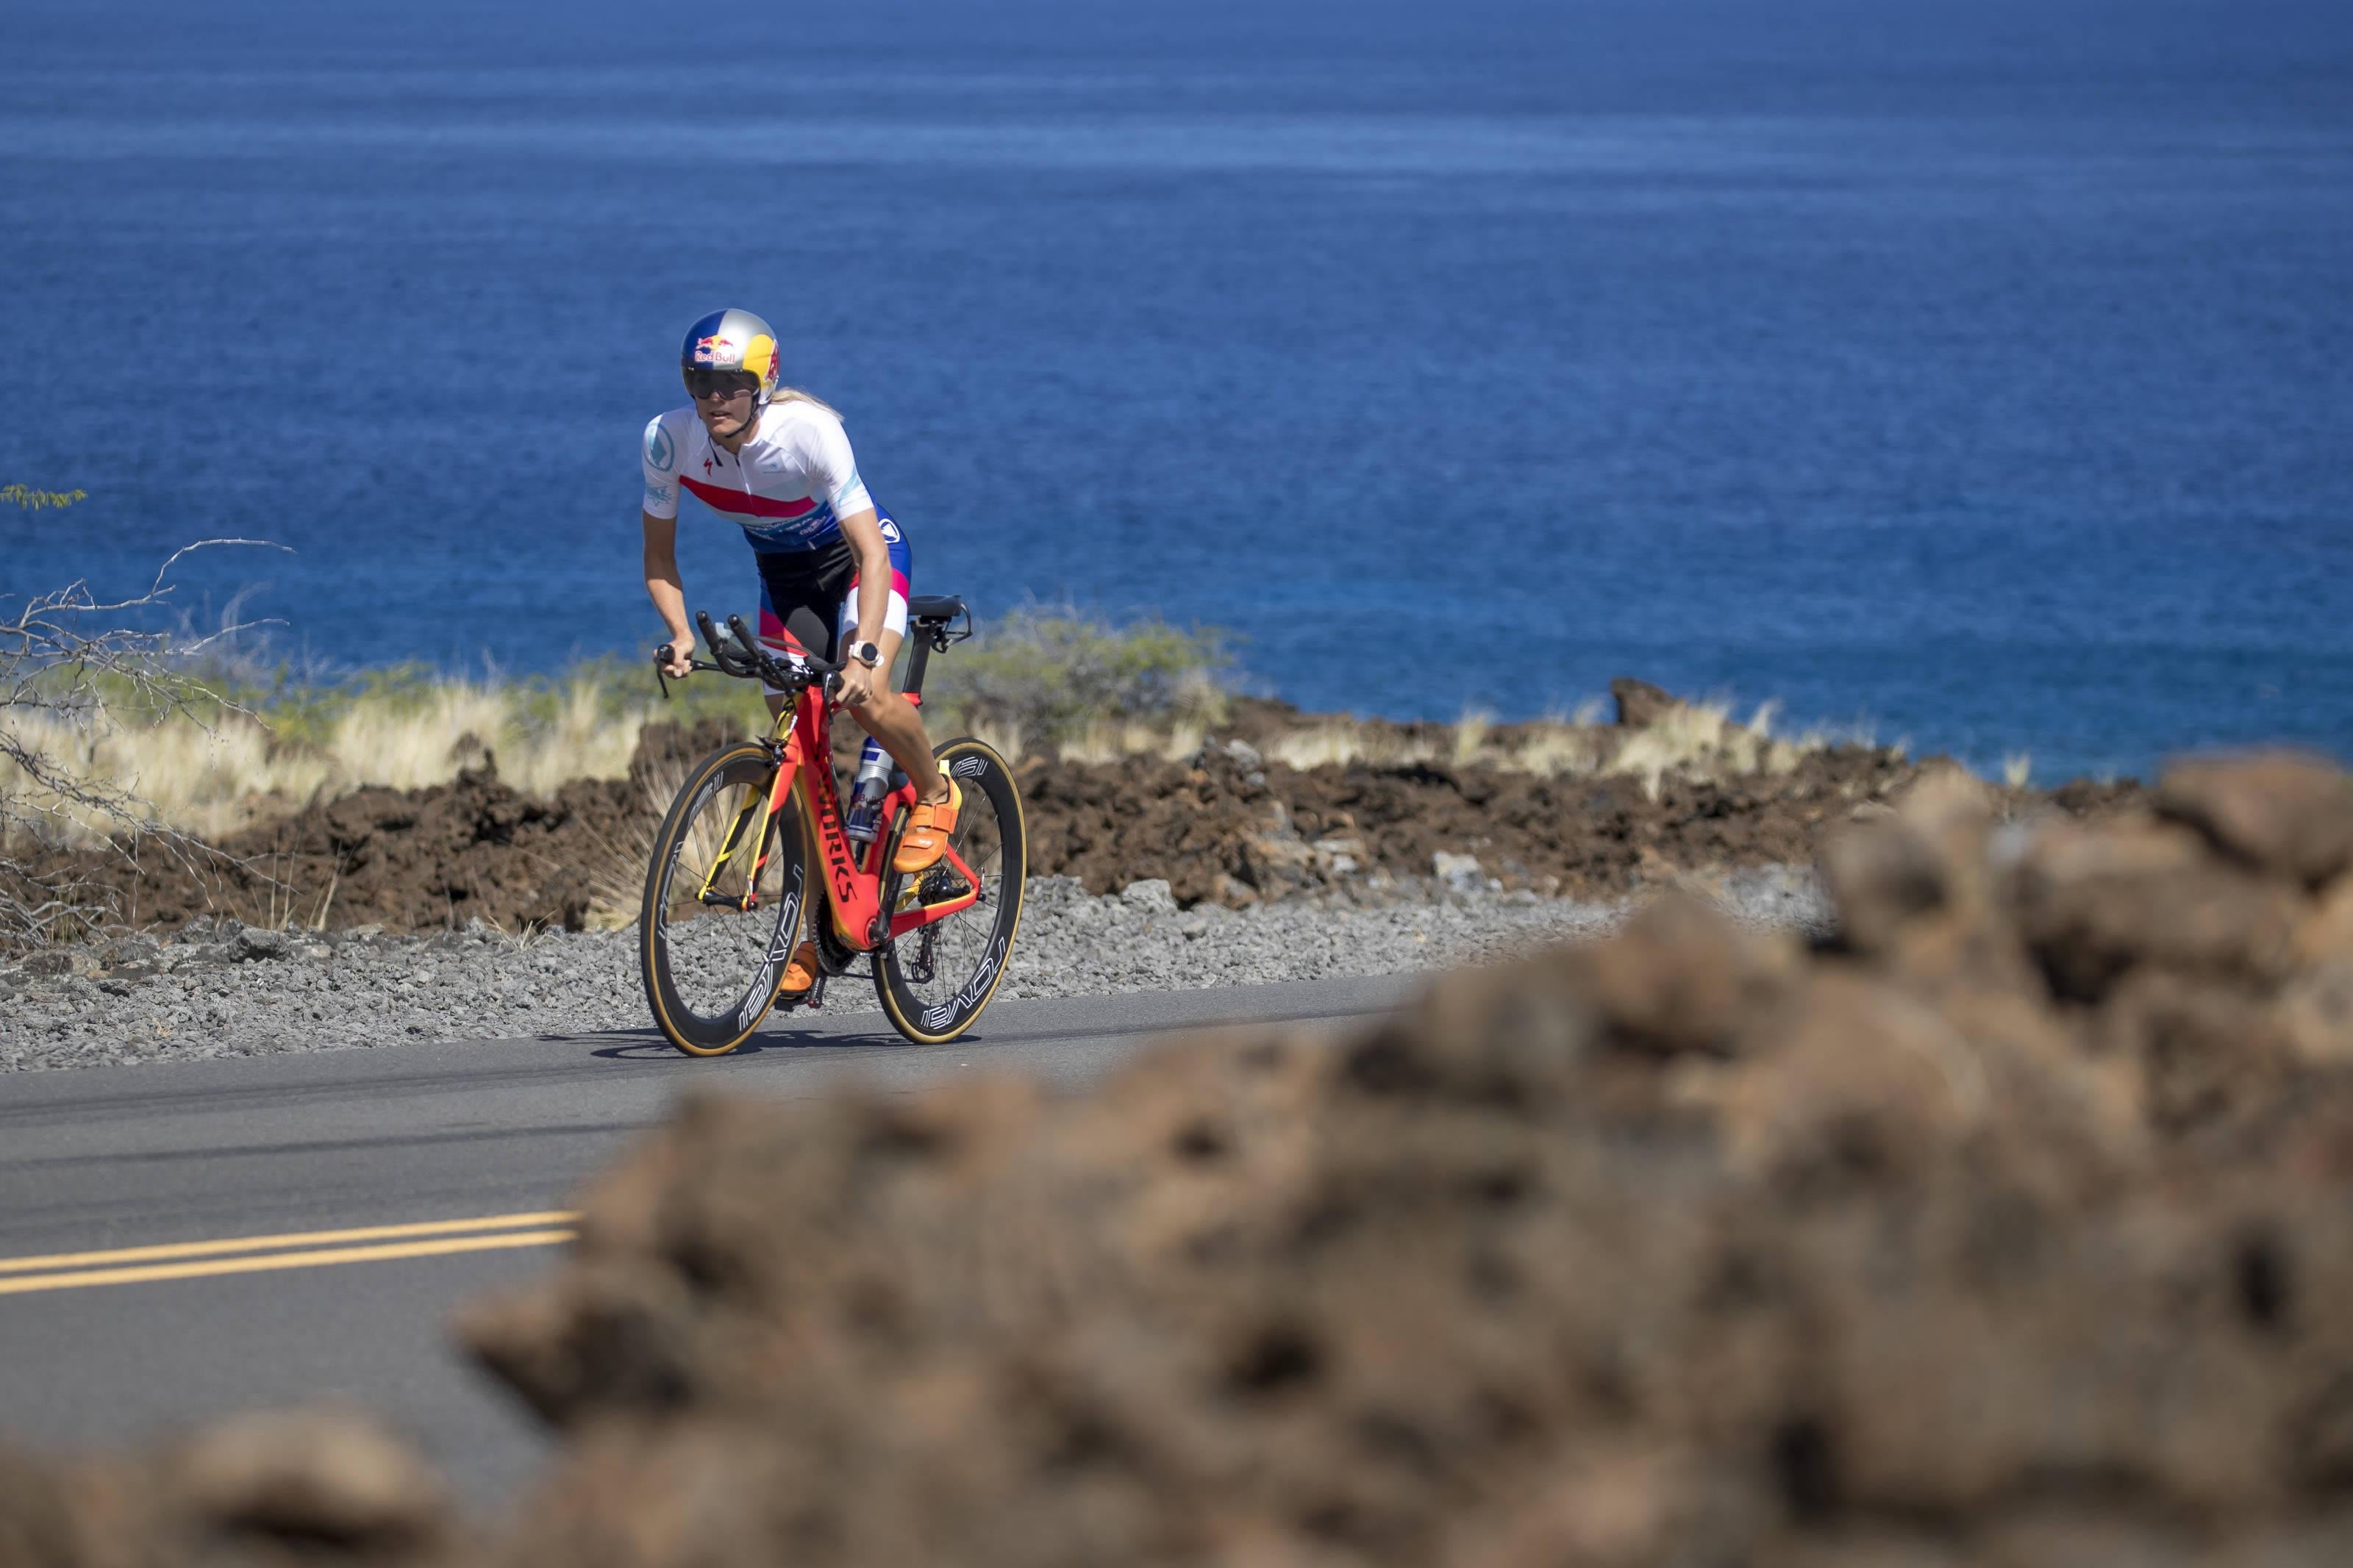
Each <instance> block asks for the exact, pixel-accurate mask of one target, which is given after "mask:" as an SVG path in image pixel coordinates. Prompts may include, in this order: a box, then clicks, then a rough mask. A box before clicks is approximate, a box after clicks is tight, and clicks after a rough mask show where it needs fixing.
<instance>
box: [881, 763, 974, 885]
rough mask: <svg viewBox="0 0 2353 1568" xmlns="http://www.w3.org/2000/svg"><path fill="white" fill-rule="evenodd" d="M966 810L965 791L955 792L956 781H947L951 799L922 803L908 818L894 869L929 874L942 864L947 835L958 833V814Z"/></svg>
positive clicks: (892, 863)
mask: <svg viewBox="0 0 2353 1568" xmlns="http://www.w3.org/2000/svg"><path fill="white" fill-rule="evenodd" d="M963 809H964V791H962V790H960V789H958V788H956V783H955V780H954V779H950V780H949V781H948V798H947V800H946V801H945V802H944V804H942V805H928V804H926V803H925V802H923V801H917V802H916V803H915V808H914V809H913V811H911V812H909V813H908V814H907V831H906V832H904V833H902V834H901V835H900V836H899V852H898V853H897V854H896V855H893V856H892V857H891V869H892V870H893V871H897V872H900V873H901V874H902V875H903V874H905V873H907V872H911V871H928V870H930V869H931V868H933V867H934V866H936V865H938V864H939V863H940V857H941V856H942V855H944V854H945V853H946V852H947V847H948V835H949V834H951V833H954V832H955V825H956V813H957V812H959V811H961V810H963Z"/></svg>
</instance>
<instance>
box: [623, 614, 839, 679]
mask: <svg viewBox="0 0 2353 1568" xmlns="http://www.w3.org/2000/svg"><path fill="white" fill-rule="evenodd" d="M694 624H695V625H696V626H699V627H701V628H702V640H703V642H704V644H705V645H707V646H708V647H710V649H711V658H708V659H700V658H690V659H689V660H688V661H687V662H688V663H689V664H690V665H691V667H692V668H696V669H710V670H716V671H717V672H718V673H720V674H721V675H733V676H737V677H739V678H742V679H751V678H752V677H754V676H757V677H759V678H760V679H761V680H762V681H764V682H765V683H766V684H767V686H768V687H769V689H772V690H776V691H788V692H789V691H798V690H800V689H802V688H803V687H807V686H814V685H816V684H817V683H818V681H821V680H822V681H827V682H830V681H831V680H832V679H833V678H834V677H835V676H837V675H839V674H840V673H841V666H839V665H838V664H828V663H827V662H826V661H825V660H823V659H821V658H818V657H817V656H816V655H815V654H812V653H807V652H804V651H802V650H800V649H798V648H793V649H789V650H787V651H786V652H785V653H783V654H772V653H770V652H769V651H768V650H767V649H766V648H764V647H761V646H760V642H759V639H758V638H756V637H754V636H753V635H752V633H751V630H750V628H749V627H747V626H744V617H743V616H728V617H727V625H726V626H725V627H724V628H722V627H718V626H712V624H711V616H710V613H709V612H708V611H705V610H697V611H696V612H695V613H694ZM671 646H672V645H670V644H669V643H664V644H662V645H661V647H658V648H656V649H654V675H655V678H656V679H659V680H660V682H661V688H662V695H663V696H664V697H668V696H669V695H670V679H669V670H668V666H669V663H670V649H671Z"/></svg>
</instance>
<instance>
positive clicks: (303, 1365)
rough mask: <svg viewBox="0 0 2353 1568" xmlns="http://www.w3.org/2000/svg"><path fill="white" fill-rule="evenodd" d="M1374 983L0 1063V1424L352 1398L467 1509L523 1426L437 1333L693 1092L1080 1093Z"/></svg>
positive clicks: (121, 1438) (1321, 1011) (190, 1414)
mask: <svg viewBox="0 0 2353 1568" xmlns="http://www.w3.org/2000/svg"><path fill="white" fill-rule="evenodd" d="M1408 984H1409V983H1408V982H1407V981H1405V980H1403V979H1378V980H1334V981H1306V982H1300V983H1295V984H1284V985H1262V986H1250V987H1238V988H1233V989H1228V990H1218V991H1186V992H1153V993H1132V994H1125V995H1119V996H1105V997H1071V998H1062V999H1058V1000H1051V1001H1037V1002H1003V1003H999V1004H997V1005H996V1006H994V1007H992V1008H990V1009H989V1011H988V1013H987V1015H986V1016H984V1018H983V1019H982V1022H981V1026H979V1027H977V1028H976V1029H975V1030H974V1031H973V1032H972V1033H971V1034H970V1035H967V1036H966V1037H965V1038H964V1039H962V1040H959V1041H957V1042H956V1043H955V1044H954V1045H950V1046H942V1047H912V1046H909V1045H907V1044H906V1043H905V1042H904V1041H902V1040H901V1039H900V1037H898V1036H897V1035H895V1034H893V1033H892V1032H891V1031H890V1027H889V1026H888V1025H887V1024H886V1023H885V1022H884V1021H883V1020H882V1018H881V1016H880V1015H879V1014H878V1015H870V1016H847V1017H845V1016H833V1017H831V1018H828V1019H825V1020H823V1021H821V1022H818V1023H817V1024H816V1025H815V1026H813V1027H808V1028H796V1029H795V1030H794V1031H793V1032H792V1033H790V1034H786V1033H783V1032H780V1031H775V1030H771V1031H767V1032H765V1033H764V1034H763V1035H762V1036H761V1037H759V1038H757V1039H755V1040H754V1041H753V1042H752V1043H751V1044H748V1045H746V1046H745V1047H743V1048H741V1049H739V1050H738V1051H737V1052H736V1053H735V1054H733V1056H729V1057H723V1058H717V1059H715V1060H710V1061H692V1060H690V1059H688V1058H684V1057H681V1056H680V1055H678V1054H677V1053H675V1052H673V1051H672V1050H670V1047H668V1046H667V1045H664V1044H663V1043H662V1042H661V1041H660V1039H659V1037H657V1036H655V1035H654V1034H653V1033H652V1032H651V1031H650V1030H647V1031H645V1032H642V1033H632V1034H613V1035H598V1036H586V1037H575V1038H563V1039H537V1040H466V1041H453V1042H448V1043H443V1044H433V1045H415V1046H397V1047H381V1048H377V1049H374V1050H348V1051H322V1052H318V1053H315V1054H305V1055H295V1056H280V1057H265V1058H248V1059H242V1060H231V1061H215V1062H188V1063H184V1064H175V1065H159V1066H149V1067H131V1068H91V1069H89V1070H86V1071H69V1072H47V1073H22V1074H15V1075H7V1076H0V1440H5V1441H9V1442H14V1443H17V1444H22V1445H26V1446H28V1447H34V1448H37V1449H48V1450H53V1451H54V1450H72V1449H76V1448H85V1447H97V1446H110V1447H111V1446H118V1445H121V1444H124V1443H130V1442H141V1441H145V1440H147V1439H150V1438H152V1437H154V1436H159V1435H164V1434H168V1433H170V1432H172V1431H174V1430H175V1429H177V1428H181V1427H184V1426H187V1425H190V1424H192V1423H195V1422H197V1421H201V1420H204V1419H206V1418H208V1417H211V1416H215V1415H225V1414H227V1413H228V1412H231V1411H235V1410H239V1409H245V1408H249V1407H252V1406H257V1405H276V1404H285V1403H290V1402H297V1401H309V1400H317V1399H321V1398H343V1399H349V1400H353V1401H357V1402H359V1403H361V1404H364V1405H367V1406H369V1407H370V1408H372V1409H374V1410H376V1411H378V1412H379V1413H381V1414H384V1415H387V1416H388V1417H389V1418H390V1419H391V1420H393V1421H394V1422H395V1423H396V1424H397V1425H398V1426H401V1427H403V1428H404V1429H406V1431H407V1432H408V1433H410V1434H411V1435H412V1436H415V1437H416V1438H417V1441H418V1442H419V1443H420V1444H421V1445H422V1446H423V1447H424V1448H425V1449H426V1451H427V1453H428V1454H430V1455H431V1456H432V1458H434V1459H435V1460H436V1462H438V1464H439V1465H440V1466H441V1467H442V1468H443V1469H444V1470H445V1471H446V1472H447V1473H448V1475H449V1476H450V1477H451V1478H452V1479H453V1480H455V1481H456V1482H457V1484H458V1485H459V1489H461V1491H462V1492H463V1493H464V1494H465V1495H466V1497H467V1498H468V1499H469V1500H471V1501H472V1502H474V1503H475V1504H477V1505H487V1504H489V1503H491V1502H492V1501H494V1500H497V1499H499V1498H501V1497H503V1496H505V1495H507V1494H508V1493H509V1491H510V1490H511V1489H512V1488H513V1487H514V1486H516V1485H517V1484H518V1483H519V1482H521V1481H522V1479H525V1478H526V1477H527V1476H528V1475H529V1473H530V1472H531V1470H532V1469H533V1468H534V1467H535V1465H536V1464H537V1463H538V1461H539V1460H540V1459H541V1458H542V1457H543V1454H544V1452H545V1440H544V1438H543V1436H542V1435H541V1434H540V1432H539V1431H538V1429H537V1427H536V1426H534V1425H533V1423H532V1422H531V1421H530V1420H529V1418H528V1417H527V1416H525V1415H524V1414H523V1413H522V1410H521V1409H520V1407H519V1406H516V1405H512V1404H510V1403H509V1402H508V1401H507V1400H506V1399H505V1398H504V1397H503V1395H501V1394H500V1392H499V1391H498V1390H497V1389H496V1388H495V1387H493V1386H491V1384H488V1383H487V1382H485V1381H483V1380H481V1379H480V1378H478V1377H477V1376H476V1375H475V1374H474V1373H472V1372H471V1371H470V1369H469V1368H468V1367H466V1366H465V1365H464V1364H463V1363H461V1362H460V1361H459V1359H458V1357H457V1356H456V1355H455V1354H453V1353H452V1351H451V1349H450V1346H449V1345H448V1342H447V1340H446V1339H445V1337H444V1333H443V1327H442V1326H443V1323H444V1321H446V1319H447V1317H448V1312H449V1310H451V1309H452V1308H453V1307H455V1306H457V1305H458V1304H459V1303H460V1302H462V1301H465V1300H469V1299H470V1298H472V1297H475V1296H477V1295H480V1294H482V1293H484V1292H486V1291H488V1290H490V1289H495V1288H497V1287H498V1286H500V1285H501V1284H502V1283H503V1282H506V1281H509V1280H513V1279H522V1278H526V1277H528V1276H530V1275H531V1274H533V1273H535V1272H537V1271H539V1270H542V1269H544V1268H547V1267H549V1266H550V1264H551V1263H552V1262H553V1261H554V1258H555V1256H556V1254H555V1250H554V1249H555V1248H556V1247H560V1246H561V1243H562V1238H563V1237H564V1236H565V1230H564V1228H563V1227H564V1225H565V1210H566V1207H567V1205H568V1203H569V1200H570V1197H571V1195H572V1194H573V1193H574V1192H575V1190H576V1189H577V1187H578V1184H579V1183H580V1182H581V1180H582V1179H583V1178H584V1177H586V1175H588V1174H589V1173H591V1172H593V1171H594V1170H596V1168H597V1167H598V1166H599V1165H601V1164H603V1163H605V1162H607V1160H608V1159H610V1158H611V1157H612V1156H613V1155H614V1154H615V1153H616V1152H617V1151H618V1150H619V1149H620V1148H621V1147H622V1146H623V1145H624V1144H625V1143H626V1142H628V1139H629V1138H630V1137H631V1136H632V1135H633V1134H635V1133H636V1132H638V1131H640V1130H642V1129H644V1128H646V1127H649V1126H650V1125H652V1124H653V1123H655V1122H656V1121H659V1120H660V1119H661V1117H662V1116H663V1114H664V1112H665V1110H667V1108H668V1107H669V1105H670V1102H671V1100H672V1099H673V1097H675V1096H676V1095H678V1094H679V1093H681V1091H682V1090H685V1089H689V1088H701V1087H707V1086H711V1085H714V1084H719V1085H725V1086H727V1087H728V1088H730V1089H742V1090H744V1092H747V1093H760V1094H767V1095H777V1096H786V1097H793V1096H803V1095H809V1094H814V1093H817V1092H818V1091H819V1090H820V1089H821V1088H822V1086H823V1085H824V1084H825V1083H826V1081H827V1080H828V1079H829V1078H831V1077H834V1076H836V1075H838V1074H839V1073H841V1072H844V1071H850V1072H857V1073H860V1074H863V1075H864V1076H865V1077H866V1078H867V1079H869V1080H870V1081H876V1082H881V1083H883V1084H885V1085H902V1086H907V1087H911V1088H912V1087H913V1086H914V1085H917V1084H920V1083H923V1082H924V1081H927V1080H931V1079H939V1078H944V1077H948V1076H951V1075H954V1074H955V1073H959V1072H969V1071H974V1070H978V1069H983V1068H1019V1069H1021V1070H1025V1071H1030V1072H1035V1073H1039V1074H1040V1075H1042V1076H1043V1077H1045V1078H1046V1079H1049V1080H1050V1081H1051V1082H1054V1083H1057V1084H1061V1085H1075V1084H1078V1083H1082V1082H1084V1081H1085V1080H1086V1079H1089V1078H1091V1077H1092V1076H1093V1075H1094V1074H1096V1073H1099V1072H1101V1071H1102V1070H1103V1069H1104V1068H1107V1067H1109V1066H1111V1065H1113V1064H1114V1063H1116V1062H1117V1061H1118V1060H1120V1059H1121V1058H1124V1057H1125V1056H1128V1055H1130V1054H1132V1053H1134V1051H1136V1050H1138V1049H1140V1048H1141V1047H1144V1046H1145V1045H1146V1044H1148V1043H1149V1042H1150V1041H1152V1040H1153V1039H1154V1038H1155V1037H1158V1036H1160V1035H1162V1034H1164V1033H1166V1031H1169V1030H1172V1029H1181V1028H1188V1027H1195V1026H1205V1025H1215V1024H1229V1023H1243V1022H1255V1021H1273V1020H1289V1021H1314V1022H1336V1021H1340V1020H1344V1019H1347V1018H1351V1017H1356V1016H1362V1015H1366V1014H1369V1013H1375V1012H1378V1011H1380V1010H1382V1009H1383V1008H1385V1007H1388V1006H1389V1005H1393V1004H1394V1003H1395V1002H1396V1001H1397V1000H1398V998H1399V997H1401V996H1402V995H1403V994H1405V992H1406V990H1407V989H1408Z"/></svg>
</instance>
